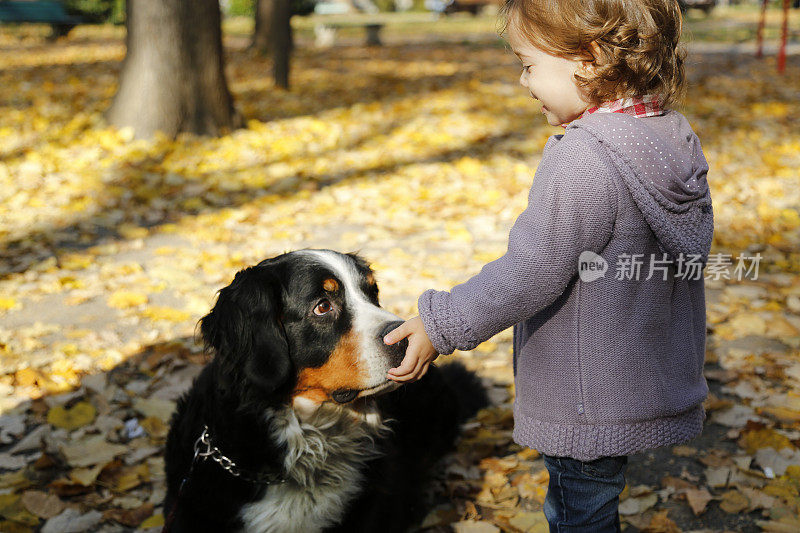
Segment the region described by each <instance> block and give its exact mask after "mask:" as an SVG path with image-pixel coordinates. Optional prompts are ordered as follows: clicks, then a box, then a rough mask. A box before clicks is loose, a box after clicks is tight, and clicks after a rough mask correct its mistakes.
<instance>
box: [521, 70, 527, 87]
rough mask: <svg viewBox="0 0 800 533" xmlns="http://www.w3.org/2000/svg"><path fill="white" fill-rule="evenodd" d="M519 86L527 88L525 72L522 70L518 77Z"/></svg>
mask: <svg viewBox="0 0 800 533" xmlns="http://www.w3.org/2000/svg"><path fill="white" fill-rule="evenodd" d="M519 84H520V85H522V86H523V87H528V81H527V80H526V79H525V71H524V70H523V71H522V73H521V74H520V75H519Z"/></svg>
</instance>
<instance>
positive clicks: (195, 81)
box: [106, 0, 243, 139]
mask: <svg viewBox="0 0 800 533" xmlns="http://www.w3.org/2000/svg"><path fill="white" fill-rule="evenodd" d="M125 10H126V24H127V30H128V31H127V35H126V37H125V45H126V48H127V52H126V55H125V60H124V61H123V64H122V72H121V74H120V80H119V89H118V91H117V94H116V95H115V96H114V101H113V103H112V104H111V107H110V108H109V109H108V111H107V112H106V120H107V121H108V122H109V123H110V124H113V125H115V126H118V127H125V126H130V127H132V128H133V130H134V136H135V138H137V139H138V138H149V137H152V136H153V134H154V133H155V132H156V131H157V130H160V131H162V132H163V133H164V134H166V135H167V136H168V137H170V138H174V137H175V136H176V135H177V134H178V133H180V132H191V133H195V134H199V135H214V136H217V135H220V134H225V133H227V132H229V131H231V130H232V129H236V128H239V127H242V125H243V119H242V117H241V115H240V114H239V113H238V112H237V111H236V109H235V108H234V106H233V99H232V97H231V94H230V92H229V91H228V86H227V84H226V81H225V71H224V67H223V54H222V30H221V27H220V18H221V17H220V10H219V2H218V0H193V1H192V2H186V1H183V0H128V1H127V2H126V7H125Z"/></svg>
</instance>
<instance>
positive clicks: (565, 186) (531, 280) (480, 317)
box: [418, 111, 713, 461]
mask: <svg viewBox="0 0 800 533" xmlns="http://www.w3.org/2000/svg"><path fill="white" fill-rule="evenodd" d="M707 171H708V164H707V163H706V160H705V157H704V156H703V152H702V149H701V148H700V142H699V140H698V138H697V136H696V135H695V134H694V132H693V131H692V129H691V127H690V126H689V124H688V122H687V121H686V119H685V118H684V117H683V115H681V114H680V113H678V112H675V111H668V112H667V113H666V114H664V115H662V116H657V117H648V118H635V117H632V116H630V115H626V114H621V113H594V114H591V115H588V116H586V117H584V118H582V119H580V120H576V121H574V122H573V123H571V124H570V125H569V126H568V127H567V129H566V131H565V133H564V134H563V135H554V136H553V137H551V138H550V139H549V140H548V142H547V144H546V146H545V148H544V153H543V158H542V161H541V163H540V164H539V167H538V169H537V171H536V175H535V177H534V180H533V186H532V188H531V191H530V194H529V196H528V206H527V208H526V209H525V211H523V212H522V214H521V215H520V216H519V218H518V219H517V220H516V222H515V223H514V225H513V227H512V228H511V232H510V235H509V241H508V250H507V252H506V253H505V255H503V256H502V257H501V258H499V259H497V260H495V261H492V262H491V263H488V264H487V265H485V266H484V267H483V268H482V270H481V271H480V273H478V274H477V275H475V276H474V277H472V278H471V279H469V280H467V281H466V282H464V283H462V284H459V285H456V286H455V287H453V289H452V290H450V291H434V290H428V291H426V292H425V293H424V294H422V296H421V297H420V299H419V302H418V305H419V311H420V317H421V318H422V321H423V324H424V326H425V330H426V332H427V333H428V336H429V337H430V339H431V341H432V342H433V345H434V347H435V348H436V350H437V351H438V352H439V353H441V354H449V353H452V352H453V350H455V349H459V350H471V349H472V348H474V347H475V346H477V345H478V344H479V343H481V342H483V341H485V340H486V339H488V338H490V337H492V336H493V335H495V334H496V333H498V332H500V331H502V330H503V329H505V328H508V327H510V326H512V325H513V326H514V376H515V385H516V398H515V401H514V421H515V423H514V440H515V441H516V442H518V443H520V444H523V445H525V446H529V447H531V448H534V449H536V450H539V451H540V452H542V453H545V454H548V455H556V456H567V457H573V458H576V459H579V460H582V461H588V460H592V459H595V458H598V457H602V456H610V455H627V454H631V453H635V452H639V451H641V450H645V449H649V448H656V447H659V446H664V445H669V444H676V443H680V442H685V441H687V440H689V439H691V438H692V437H694V436H696V435H697V434H698V433H700V431H701V430H702V426H703V421H704V420H705V412H704V410H703V406H702V402H703V400H704V399H705V397H706V395H707V392H708V387H707V385H706V381H705V378H704V377H703V360H704V355H705V338H706V314H705V294H704V281H703V271H702V267H703V266H704V265H705V263H706V261H707V259H708V253H709V248H710V246H711V237H712V234H713V211H712V207H711V197H710V193H709V189H708V184H707V182H706V173H707ZM584 252H586V253H584ZM590 252H591V253H590ZM582 253H584V254H583V255H581V254H582ZM592 253H593V254H596V255H592ZM639 254H641V255H639ZM579 259H580V260H581V265H579ZM604 262H605V268H606V271H605V273H604V274H603V275H600V274H599V273H600V271H602V269H603V263H604ZM692 262H694V263H695V264H698V265H699V267H700V268H699V275H698V269H687V268H685V267H686V265H688V264H690V263H692ZM637 263H638V264H639V265H640V266H639V267H638V269H639V276H638V279H637V276H636V268H635V267H634V266H633V265H636V264H637ZM626 264H627V265H629V266H628V267H626V266H625V265H626ZM592 265H594V266H595V268H597V269H598V270H596V271H595V277H597V276H599V277H597V279H591V276H586V277H584V276H583V275H581V273H579V268H582V269H584V271H583V272H584V273H585V274H591V272H590V271H589V268H590V267H591V266H592ZM651 269H654V270H652V272H651ZM648 275H650V279H646V278H647V277H648Z"/></svg>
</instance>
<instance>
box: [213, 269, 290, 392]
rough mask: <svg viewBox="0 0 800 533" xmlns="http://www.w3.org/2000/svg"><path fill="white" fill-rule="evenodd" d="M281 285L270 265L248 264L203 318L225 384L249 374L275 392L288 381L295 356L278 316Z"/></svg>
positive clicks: (248, 377) (235, 382)
mask: <svg viewBox="0 0 800 533" xmlns="http://www.w3.org/2000/svg"><path fill="white" fill-rule="evenodd" d="M280 291H281V287H280V284H279V283H278V280H277V278H276V276H275V275H274V273H273V272H271V268H270V267H269V266H256V267H250V268H246V269H244V270H242V271H240V272H239V273H237V274H236V276H235V277H234V279H233V281H232V282H231V284H230V285H228V286H227V287H225V288H224V289H222V290H221V291H220V292H219V297H218V298H217V303H216V304H215V305H214V308H213V309H212V310H211V312H210V313H209V314H208V315H206V316H205V317H203V318H202V320H201V322H200V331H201V334H202V336H203V340H204V342H205V344H206V347H211V348H213V349H214V352H215V359H216V361H217V364H218V365H219V368H220V371H221V372H220V374H221V375H220V379H221V380H222V383H220V386H221V387H222V388H223V389H226V388H229V387H231V386H241V380H242V379H246V380H249V381H251V382H252V383H253V384H255V385H256V386H257V387H258V388H259V389H261V390H262V392H263V393H266V394H271V393H273V392H275V391H277V389H279V388H280V387H281V386H282V385H284V384H285V383H286V382H287V381H288V379H289V375H290V373H291V360H290V358H289V345H288V342H287V339H286V335H285V333H284V331H283V327H282V326H281V324H280V322H279V320H280V318H279V314H280V302H281V296H280Z"/></svg>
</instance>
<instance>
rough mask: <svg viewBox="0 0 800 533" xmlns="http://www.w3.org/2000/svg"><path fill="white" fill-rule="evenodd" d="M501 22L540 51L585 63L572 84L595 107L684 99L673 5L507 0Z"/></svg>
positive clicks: (646, 0)
mask: <svg viewBox="0 0 800 533" xmlns="http://www.w3.org/2000/svg"><path fill="white" fill-rule="evenodd" d="M500 14H501V17H502V19H501V20H503V21H504V25H503V28H502V29H501V32H500V33H501V34H502V33H504V32H505V31H506V29H507V27H508V25H509V24H514V25H515V30H516V31H519V32H520V34H521V35H523V36H524V37H526V38H527V39H528V40H529V41H530V43H531V44H532V45H533V46H535V47H536V48H539V49H540V50H542V51H544V52H547V53H549V54H552V55H556V56H560V57H565V58H568V59H575V60H581V61H588V62H589V63H590V64H591V65H592V66H593V68H592V69H591V70H586V69H581V70H579V71H578V72H577V73H576V74H575V81H576V83H577V84H578V86H579V87H581V88H582V89H583V90H584V92H585V93H586V95H587V97H588V98H589V99H590V100H591V101H592V102H593V103H596V104H599V103H602V102H606V101H609V100H615V99H617V98H626V97H631V96H644V95H646V94H655V95H658V96H659V97H660V98H661V105H662V106H663V107H670V106H672V105H674V104H677V103H679V102H680V101H681V99H682V98H683V94H684V92H685V83H686V78H685V74H684V66H683V64H684V58H685V56H686V53H685V51H684V50H683V48H682V47H680V46H679V41H680V37H681V29H682V16H681V10H680V7H679V5H678V1H677V0H506V2H505V4H504V5H503V8H502V9H501V12H500Z"/></svg>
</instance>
